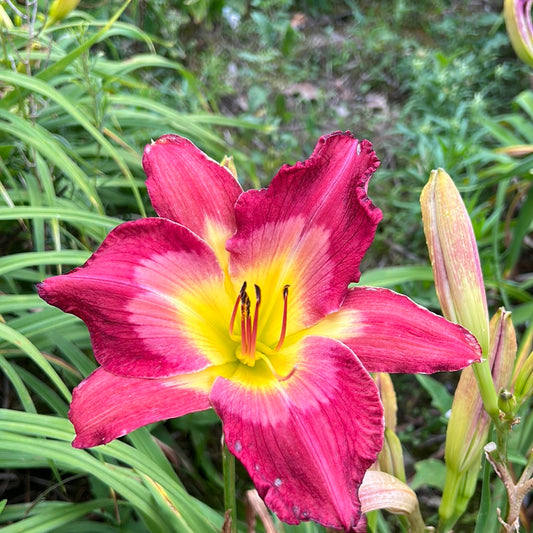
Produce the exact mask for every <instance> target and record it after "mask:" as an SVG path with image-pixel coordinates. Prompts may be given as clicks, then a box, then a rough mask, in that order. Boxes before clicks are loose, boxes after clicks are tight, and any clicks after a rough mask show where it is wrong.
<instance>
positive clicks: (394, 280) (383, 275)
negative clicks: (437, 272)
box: [358, 266, 433, 287]
mask: <svg viewBox="0 0 533 533" xmlns="http://www.w3.org/2000/svg"><path fill="white" fill-rule="evenodd" d="M407 281H433V271H432V270H431V267H430V266H402V267H386V268H375V269H371V270H367V271H366V272H364V273H363V274H362V275H361V280H360V281H359V283H358V285H367V286H369V287H394V286H396V285H399V284H401V283H405V282H407Z"/></svg>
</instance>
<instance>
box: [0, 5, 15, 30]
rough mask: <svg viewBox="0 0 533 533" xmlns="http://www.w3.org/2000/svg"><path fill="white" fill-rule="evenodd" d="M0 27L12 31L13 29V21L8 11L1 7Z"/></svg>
mask: <svg viewBox="0 0 533 533" xmlns="http://www.w3.org/2000/svg"><path fill="white" fill-rule="evenodd" d="M0 26H1V27H3V28H6V29H8V30H10V29H11V28H13V21H12V20H11V19H10V18H9V15H8V14H7V13H6V10H5V9H4V8H3V7H2V6H1V5H0Z"/></svg>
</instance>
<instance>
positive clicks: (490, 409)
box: [472, 359, 501, 428]
mask: <svg viewBox="0 0 533 533" xmlns="http://www.w3.org/2000/svg"><path fill="white" fill-rule="evenodd" d="M472 370H473V371H474V375H475V376H476V381H477V384H478V386H479V392H480V394H481V399H482V400H483V407H484V408H485V411H487V413H488V414H489V416H490V417H491V418H492V420H493V421H494V424H495V425H496V428H499V427H500V425H501V422H500V409H499V407H498V396H497V394H496V389H495V388H494V382H493V381H492V374H491V372H490V366H489V362H488V360H487V359H485V360H483V361H481V363H474V364H473V365H472Z"/></svg>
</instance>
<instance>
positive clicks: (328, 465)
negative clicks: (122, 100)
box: [38, 132, 481, 531]
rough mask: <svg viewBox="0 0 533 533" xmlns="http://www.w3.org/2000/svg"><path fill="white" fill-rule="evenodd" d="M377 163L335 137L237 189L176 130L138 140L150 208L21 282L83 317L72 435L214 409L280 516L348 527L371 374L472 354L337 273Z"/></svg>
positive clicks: (371, 447) (374, 413)
mask: <svg viewBox="0 0 533 533" xmlns="http://www.w3.org/2000/svg"><path fill="white" fill-rule="evenodd" d="M378 165H379V161H378V160H377V158H376V156H375V154H374V151H373V149H372V145H371V144H370V142H368V141H359V140H357V139H356V138H354V136H353V135H352V134H351V133H349V132H346V133H341V132H336V133H333V134H331V135H327V136H324V137H322V138H321V139H320V140H319V141H318V144H317V146H316V148H315V150H314V151H313V153H312V155H311V157H310V158H309V159H308V160H307V161H305V162H300V163H297V164H295V165H294V166H288V165H285V166H283V167H282V168H281V169H280V170H279V172H278V173H277V175H276V176H275V177H274V179H273V180H272V182H271V184H270V186H269V187H268V188H266V189H260V190H248V191H244V192H243V190H242V188H241V186H240V185H239V182H238V181H237V179H236V176H235V175H234V174H233V173H232V171H231V170H230V169H229V168H228V166H227V165H225V164H218V163H217V162H215V161H214V160H212V159H210V158H209V157H208V156H206V155H205V154H204V153H203V152H202V151H200V150H199V149H198V148H197V147H196V146H195V145H194V144H192V143H191V142H190V141H189V140H187V139H184V138H181V137H178V136H175V135H165V136H163V137H161V138H160V139H159V140H157V141H155V142H152V143H151V144H150V145H148V146H147V147H146V149H145V152H144V157H143V166H144V169H145V172H146V174H147V176H148V180H147V183H146V184H147V188H148V192H149V194H150V198H151V201H152V205H153V207H154V209H155V211H156V213H157V214H158V217H153V218H146V219H142V220H136V221H133V222H125V223H123V224H120V225H119V226H118V227H116V228H115V229H114V230H113V231H111V233H110V234H109V235H108V237H107V238H106V239H105V240H104V242H103V243H102V245H101V246H100V247H99V248H98V250H97V251H96V252H95V253H94V254H93V255H92V257H91V258H90V259H89V260H88V261H87V262H86V263H85V265H83V266H82V267H79V268H76V269H74V270H73V271H72V272H70V273H68V274H65V275H61V276H56V277H52V278H49V279H46V280H45V281H43V282H42V283H41V284H40V285H39V287H38V290H39V294H40V296H41V297H42V298H43V299H44V300H46V301H47V302H48V303H50V304H51V305H54V306H56V307H59V308H60V309H62V310H63V311H65V312H67V313H72V314H74V315H76V316H78V317H80V318H81V319H82V320H83V321H84V322H85V323H86V325H87V327H88V329H89V332H90V335H91V341H92V345H93V349H94V355H95V357H96V360H97V361H98V363H99V364H100V367H99V368H98V369H97V370H95V371H94V372H93V373H92V374H91V375H90V376H89V377H87V378H86V379H84V380H83V381H82V382H81V383H80V384H79V386H78V387H76V389H75V390H74V393H73V400H72V404H71V409H70V412H69V417H70V420H71V421H72V423H73V425H74V428H75V431H76V438H75V440H74V442H73V445H74V446H75V447H77V448H87V447H92V446H98V445H101V444H106V443H107V442H109V441H111V440H113V439H116V438H117V437H121V436H123V435H125V434H126V433H129V432H131V431H133V430H134V429H137V428H139V427H141V426H144V425H146V424H150V423H152V422H157V421H160V420H164V419H168V418H173V417H178V416H181V415H184V414H187V413H191V412H195V411H202V410H205V409H210V408H213V409H214V410H215V412H216V413H217V415H218V416H219V417H220V419H221V420H222V424H223V432H224V438H225V443H226V445H227V446H228V448H229V450H230V451H231V453H233V454H234V455H235V456H236V457H237V458H238V459H239V460H240V461H241V462H242V464H243V465H244V466H245V468H246V470H247V471H248V473H249V475H250V477H251V479H252V481H253V483H254V484H255V486H256V488H257V491H258V493H259V495H260V496H261V497H262V498H263V499H264V501H265V503H266V505H267V506H268V507H269V508H270V509H271V510H272V511H273V512H274V513H276V515H277V516H278V517H279V518H280V519H281V520H282V521H285V522H287V523H289V524H297V523H299V522H301V521H306V520H313V521H316V522H318V523H320V524H322V525H324V526H326V527H332V528H338V529H344V530H345V531H352V530H355V529H356V527H357V525H358V524H359V525H360V526H361V525H362V520H361V509H360V507H361V506H360V502H359V498H358V489H359V486H360V485H361V482H362V480H363V476H364V474H365V472H366V470H367V469H368V468H369V467H370V466H371V465H372V464H373V463H374V462H375V460H376V457H377V454H378V453H379V451H380V449H381V447H382V441H383V431H384V429H383V408H382V404H381V401H380V397H379V393H378V390H377V388H376V385H375V383H374V381H373V379H372V377H371V375H370V372H407V373H431V372H438V371H451V370H457V369H460V368H463V367H465V366H467V365H469V364H471V363H472V362H475V361H479V360H480V358H481V352H480V348H479V345H478V343H477V341H476V340H475V338H474V337H473V336H472V335H471V334H470V333H469V332H468V331H467V330H465V329H464V328H462V327H461V326H458V325H456V324H452V323H450V322H448V321H446V320H445V319H444V318H442V317H439V316H437V315H435V314H433V313H431V312H430V311H428V310H426V309H424V308H422V307H420V306H418V305H417V304H415V303H414V302H413V301H411V300H410V299H409V298H407V297H406V296H403V295H400V294H397V293H395V292H393V291H390V290H387V289H378V288H370V287H359V286H356V287H352V286H351V285H350V284H352V283H353V282H357V281H358V280H359V277H360V271H359V265H360V262H361V259H362V258H363V256H364V254H365V253H366V251H367V249H368V247H369V246H370V244H371V243H372V240H373V238H374V234H375V231H376V227H377V225H378V223H379V222H380V220H381V218H382V214H381V211H380V210H379V209H378V208H376V207H375V206H374V205H373V204H372V202H371V201H370V199H369V198H368V196H367V188H368V181H369V179H370V177H371V176H372V174H373V173H374V171H375V170H376V168H377V167H378ZM358 529H359V528H358Z"/></svg>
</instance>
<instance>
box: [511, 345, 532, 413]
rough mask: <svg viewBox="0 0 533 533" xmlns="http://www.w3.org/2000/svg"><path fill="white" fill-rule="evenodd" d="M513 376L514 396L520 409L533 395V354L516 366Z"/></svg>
mask: <svg viewBox="0 0 533 533" xmlns="http://www.w3.org/2000/svg"><path fill="white" fill-rule="evenodd" d="M515 375H516V379H514V380H513V381H514V396H515V398H516V401H517V403H518V407H520V406H521V405H522V404H524V403H525V402H526V401H527V400H528V399H529V397H530V396H531V394H532V393H533V352H531V353H530V354H529V355H528V357H527V359H526V360H525V361H524V363H523V364H522V365H520V366H518V365H517V368H516V370H515Z"/></svg>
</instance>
